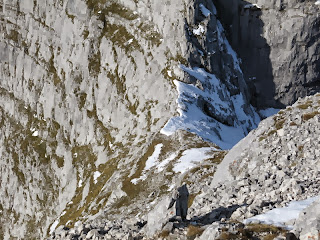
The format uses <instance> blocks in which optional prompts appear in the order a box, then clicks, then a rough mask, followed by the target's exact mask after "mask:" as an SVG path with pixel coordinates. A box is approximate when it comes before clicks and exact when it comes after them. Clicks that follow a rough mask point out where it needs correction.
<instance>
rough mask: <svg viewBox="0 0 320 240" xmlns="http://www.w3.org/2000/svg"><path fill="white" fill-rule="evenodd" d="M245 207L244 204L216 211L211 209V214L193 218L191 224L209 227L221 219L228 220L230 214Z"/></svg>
mask: <svg viewBox="0 0 320 240" xmlns="http://www.w3.org/2000/svg"><path fill="white" fill-rule="evenodd" d="M243 206H245V204H242V205H238V204H236V205H231V206H229V207H221V206H220V207H218V208H216V209H213V210H212V211H211V212H209V213H207V214H205V215H202V216H194V217H192V218H191V219H190V221H191V222H196V223H198V224H199V223H200V224H203V225H210V224H212V223H213V222H218V221H221V220H222V219H225V220H228V219H230V217H231V216H232V214H233V213H234V212H235V211H236V210H237V209H238V208H240V207H243Z"/></svg>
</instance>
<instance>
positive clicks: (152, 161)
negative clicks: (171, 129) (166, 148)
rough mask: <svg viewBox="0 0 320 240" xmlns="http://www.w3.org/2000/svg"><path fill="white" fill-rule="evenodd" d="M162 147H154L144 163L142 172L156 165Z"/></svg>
mask: <svg viewBox="0 0 320 240" xmlns="http://www.w3.org/2000/svg"><path fill="white" fill-rule="evenodd" d="M162 147H163V144H162V143H160V144H158V145H156V146H155V147H154V152H153V153H152V155H151V156H150V157H148V160H147V162H146V167H145V168H144V171H146V170H149V169H150V168H152V167H153V166H155V165H156V164H157V163H158V158H159V156H160V153H161V149H162Z"/></svg>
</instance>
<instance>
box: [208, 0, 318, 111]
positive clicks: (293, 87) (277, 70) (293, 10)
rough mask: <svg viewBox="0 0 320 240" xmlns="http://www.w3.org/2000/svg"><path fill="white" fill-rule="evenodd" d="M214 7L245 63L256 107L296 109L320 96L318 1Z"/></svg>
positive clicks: (258, 0)
mask: <svg viewBox="0 0 320 240" xmlns="http://www.w3.org/2000/svg"><path fill="white" fill-rule="evenodd" d="M213 2H214V3H215V4H216V7H217V9H218V13H219V17H220V18H221V20H222V22H223V25H224V26H225V28H226V31H227V32H228V39H229V40H230V42H231V45H232V46H233V47H234V49H235V50H236V52H237V53H238V54H239V56H240V58H241V59H242V63H243V65H242V70H243V72H244V75H245V78H246V80H247V81H248V82H251V84H250V85H251V86H252V90H253V92H252V94H255V97H254V98H253V102H255V105H259V106H262V107H268V106H278V107H279V106H280V107H281V106H284V105H288V104H289V105H290V104H292V103H294V102H295V101H296V100H297V99H298V98H299V97H304V96H306V95H312V94H314V93H316V92H318V91H319V90H320V82H319V79H320V75H319V74H320V70H319V69H320V60H319V59H320V52H319V37H320V18H319V5H315V2H316V1H314V0H308V1H303V0H272V1H265V0H247V1H243V0H233V1H231V0H230V1H225V0H214V1H213ZM254 92H255V93H254Z"/></svg>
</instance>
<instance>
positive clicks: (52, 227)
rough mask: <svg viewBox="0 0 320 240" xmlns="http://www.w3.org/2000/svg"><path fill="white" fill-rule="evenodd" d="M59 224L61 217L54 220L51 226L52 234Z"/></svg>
mask: <svg viewBox="0 0 320 240" xmlns="http://www.w3.org/2000/svg"><path fill="white" fill-rule="evenodd" d="M58 224H59V219H57V220H56V221H54V223H53V224H52V225H51V227H50V232H49V233H50V235H51V234H52V233H53V231H54V230H55V229H56V227H57V226H58Z"/></svg>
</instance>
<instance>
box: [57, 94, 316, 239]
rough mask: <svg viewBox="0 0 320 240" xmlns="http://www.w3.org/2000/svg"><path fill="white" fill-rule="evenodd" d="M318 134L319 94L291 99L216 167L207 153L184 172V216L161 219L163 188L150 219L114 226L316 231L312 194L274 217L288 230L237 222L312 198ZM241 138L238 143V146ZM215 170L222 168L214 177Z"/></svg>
mask: <svg viewBox="0 0 320 240" xmlns="http://www.w3.org/2000/svg"><path fill="white" fill-rule="evenodd" d="M319 133H320V94H318V95H315V96H312V97H307V98H305V99H299V100H298V102H296V103H295V104H294V105H293V106H290V107H288V108H286V109H285V110H282V111H281V112H279V113H278V114H276V115H275V116H272V117H270V118H268V119H265V120H263V121H262V122H261V123H260V125H259V127H258V128H257V129H256V130H254V131H252V132H251V133H250V134H249V135H248V136H247V137H246V138H244V139H243V140H242V141H241V142H240V143H238V144H237V145H236V146H235V147H234V148H233V149H232V150H230V151H229V153H228V154H227V155H226V156H225V157H223V156H224V154H225V153H224V154H223V155H222V156H221V158H220V159H219V160H218V158H216V159H215V161H214V162H215V163H216V164H217V163H219V162H220V161H221V159H223V160H222V163H220V164H219V165H218V167H216V164H215V165H207V164H208V162H209V161H212V159H211V160H209V159H208V160H206V161H204V162H202V163H201V165H200V166H195V167H194V168H193V169H191V170H190V171H187V172H186V174H185V175H184V178H183V179H184V181H186V182H187V183H188V186H189V192H190V193H191V194H192V195H193V194H195V195H193V199H192V201H191V203H192V204H190V205H191V207H190V209H189V212H188V219H189V221H187V222H184V223H183V222H178V221H171V222H170V221H169V219H170V212H169V211H168V210H166V207H167V205H168V204H169V200H170V194H167V195H164V196H162V197H161V198H157V200H155V203H154V204H153V206H152V208H151V210H150V211H149V217H150V219H148V217H145V218H144V219H145V220H149V221H150V222H144V221H140V222H136V221H134V220H133V219H130V220H128V221H124V223H123V226H124V228H122V229H121V230H120V229H119V230H118V232H119V234H122V235H121V236H122V237H123V238H125V237H128V236H129V234H130V231H131V230H130V229H132V236H135V237H141V238H142V237H145V236H149V237H154V238H155V239H157V238H160V237H163V238H166V239H187V237H193V238H196V237H198V238H197V239H220V238H222V239H223V238H227V237H230V238H231V239H232V238H239V239H241V237H248V238H249V239H250V238H255V239H264V238H265V237H267V236H268V237H270V238H272V239H279V240H280V239H286V237H287V238H289V237H294V236H296V237H298V238H300V239H308V236H309V237H312V236H314V237H317V236H318V234H319V232H320V227H319V224H318V221H319V213H318V211H317V209H318V208H319V200H316V201H314V203H313V204H311V205H310V206H309V207H308V208H306V209H305V210H303V211H302V212H301V214H300V216H299V217H298V218H297V219H294V218H293V219H292V220H290V222H284V223H283V224H282V227H284V226H289V227H290V226H291V227H292V226H293V232H292V233H290V232H288V230H286V229H283V228H281V227H276V226H270V225H263V224H259V223H256V224H253V225H245V224H243V223H242V221H243V220H244V219H247V218H249V217H252V216H255V215H258V214H260V213H265V212H268V211H269V210H271V209H274V208H278V207H284V206H286V205H287V204H288V203H289V202H290V201H292V200H304V199H309V198H313V197H317V196H318V197H319V190H318V189H319V187H320V182H319V172H320V170H319V166H320V165H319V161H320V152H319V150H318V148H319V146H320V142H319V138H318V135H319ZM244 143H245V144H244ZM241 145H243V146H245V147H241V148H240V147H239V146H241ZM256 150H257V151H256ZM235 151H236V152H237V154H236V153H235ZM230 155H231V156H233V157H232V160H230V159H231V158H230ZM214 173H215V174H214ZM220 173H229V174H228V175H225V177H221V176H222V175H221V174H220ZM220 177H221V178H220ZM147 215H148V214H147ZM142 218H143V217H142ZM274 220H276V219H274ZM117 224H119V223H114V224H112V223H108V226H109V227H108V229H115V228H116V226H118V225H117ZM128 224H131V227H128V226H127V225H128ZM134 226H135V227H134ZM138 226H141V229H138ZM91 228H92V229H99V224H98V223H97V222H96V223H95V224H92V226H91ZM133 229H134V230H133ZM70 231H71V233H72V231H73V230H64V231H61V230H60V232H59V236H62V235H63V234H69V236H70ZM113 231H114V230H112V231H111V230H110V234H113V235H112V236H115V235H114V232H113ZM57 236H58V235H57ZM106 236H108V235H106ZM119 236H120V235H119ZM100 237H101V239H103V237H104V236H102V235H101V236H100ZM58 239H59V238H58ZM227 239H228V238H227ZM290 239H294V238H290ZM315 239H317V238H315Z"/></svg>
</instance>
